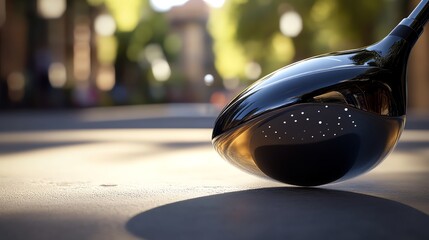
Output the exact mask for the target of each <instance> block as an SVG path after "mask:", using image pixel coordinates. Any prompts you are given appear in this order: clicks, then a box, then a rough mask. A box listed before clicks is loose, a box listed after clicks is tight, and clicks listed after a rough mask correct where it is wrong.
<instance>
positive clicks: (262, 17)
mask: <svg viewBox="0 0 429 240" xmlns="http://www.w3.org/2000/svg"><path fill="white" fill-rule="evenodd" d="M399 3H400V1H395V2H392V1H388V0H378V1H375V0H361V1H356V0H288V1H287V0H228V1H226V3H225V5H224V7H223V8H221V9H219V10H215V11H214V12H213V13H212V14H211V17H210V19H209V24H208V29H209V32H210V33H211V36H212V37H213V40H214V45H213V51H214V53H215V58H216V59H215V65H216V68H217V70H218V72H219V73H220V74H221V76H222V77H224V78H236V77H239V78H241V79H246V75H245V68H246V65H247V64H248V63H249V62H257V63H259V64H260V65H261V66H262V73H263V74H267V73H269V72H271V71H273V70H275V69H277V68H279V67H281V66H284V65H287V64H289V63H291V62H292V61H296V60H300V59H303V58H306V57H309V56H312V55H315V54H321V53H324V52H331V51H338V50H344V49H349V48H356V47H361V46H364V45H368V44H371V43H372V42H374V41H377V40H379V39H380V37H381V36H383V35H385V34H387V31H389V30H390V28H391V27H393V26H394V24H396V22H397V21H398V19H399V17H394V18H392V11H395V10H396V11H398V9H397V8H394V7H391V6H395V5H399ZM389 6H390V7H389ZM385 8H387V9H388V10H389V11H385V10H384V9H385ZM291 10H293V11H296V12H298V13H299V14H300V15H301V17H302V20H303V30H302V32H301V33H300V34H299V35H298V36H297V37H295V38H290V37H287V36H284V35H282V34H281V32H280V27H279V19H280V17H281V16H282V14H283V13H285V12H287V11H291ZM387 16H388V17H389V18H387ZM393 16H398V12H395V13H394V14H393ZM380 29H382V30H381V31H380Z"/></svg>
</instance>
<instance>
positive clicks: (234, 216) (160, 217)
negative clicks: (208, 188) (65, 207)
mask: <svg viewBox="0 0 429 240" xmlns="http://www.w3.org/2000/svg"><path fill="white" fill-rule="evenodd" d="M428 226H429V216H428V215H426V214H424V213H422V212H420V211H418V210H416V209H414V208H412V207H409V206H406V205H404V204H401V203H398V202H395V201H391V200H387V199H382V198H378V197H372V196H368V195H363V194H357V193H351V192H344V191H336V190H323V189H305V188H286V187H285V188H265V189H255V190H247V191H239V192H231V193H224V194H217V195H212V196H206V197H199V198H195V199H189V200H185V201H180V202H175V203H171V204H167V205H164V206H160V207H157V208H154V209H151V210H148V211H145V212H142V213H140V214H138V215H136V216H134V217H132V218H131V219H130V220H129V221H128V222H127V223H126V229H127V230H128V231H129V232H130V233H132V234H134V235H135V236H137V237H140V238H144V239H280V238H281V239H429V228H428Z"/></svg>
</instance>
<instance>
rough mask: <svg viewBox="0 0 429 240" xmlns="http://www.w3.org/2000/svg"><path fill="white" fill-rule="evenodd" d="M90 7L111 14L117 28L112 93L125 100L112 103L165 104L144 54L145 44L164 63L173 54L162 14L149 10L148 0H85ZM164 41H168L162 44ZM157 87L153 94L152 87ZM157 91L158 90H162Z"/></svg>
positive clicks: (116, 100)
mask: <svg viewBox="0 0 429 240" xmlns="http://www.w3.org/2000/svg"><path fill="white" fill-rule="evenodd" d="M87 1H88V3H89V4H90V5H92V6H102V5H103V4H104V5H105V7H106V8H107V10H108V11H109V12H110V13H111V14H112V16H113V18H114V19H115V22H116V25H117V31H116V34H115V37H116V39H117V42H118V45H117V56H116V61H115V69H116V79H117V82H118V83H117V85H116V87H115V88H116V89H113V91H112V94H115V92H121V94H118V95H119V96H124V92H125V95H126V96H128V97H126V98H127V99H125V100H124V99H114V101H115V103H116V104H118V103H119V104H121V103H123V104H129V103H131V104H136V103H151V102H159V101H165V100H166V99H165V94H163V93H162V92H161V93H159V91H158V90H159V87H158V85H159V83H158V82H157V81H156V79H155V78H154V75H153V73H152V68H151V65H150V59H148V58H147V55H145V54H144V52H145V49H146V47H147V46H149V45H156V46H159V47H160V49H161V52H162V54H163V56H164V57H165V58H166V60H167V61H169V60H173V59H174V58H175V56H176V54H177V51H175V49H174V46H173V47H172V45H174V44H173V43H171V42H172V41H173V40H174V39H173V40H171V39H172V38H171V37H170V38H169V34H168V33H169V25H168V22H167V20H166V18H165V15H164V14H162V13H158V12H155V11H153V9H152V8H151V7H150V6H149V2H148V0H128V1H127V2H126V3H124V1H121V0H87ZM166 39H170V40H169V42H166V41H165V40H166ZM154 86H155V88H157V92H156V93H155V94H154V91H153V88H154ZM164 90H165V89H164V88H161V91H164Z"/></svg>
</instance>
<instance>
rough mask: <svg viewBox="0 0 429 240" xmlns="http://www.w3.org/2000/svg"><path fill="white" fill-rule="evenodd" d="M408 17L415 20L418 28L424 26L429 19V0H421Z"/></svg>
mask: <svg viewBox="0 0 429 240" xmlns="http://www.w3.org/2000/svg"><path fill="white" fill-rule="evenodd" d="M408 18H411V19H414V20H415V27H416V28H417V29H420V28H422V27H423V26H424V25H425V24H426V23H427V21H428V19H429V0H422V1H420V3H419V4H418V5H417V6H416V7H415V8H414V10H413V11H412V12H411V14H410V15H409V16H408Z"/></svg>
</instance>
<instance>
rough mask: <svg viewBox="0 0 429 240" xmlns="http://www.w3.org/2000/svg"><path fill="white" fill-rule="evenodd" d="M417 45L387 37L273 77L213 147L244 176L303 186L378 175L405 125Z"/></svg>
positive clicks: (250, 95) (227, 118) (248, 92)
mask: <svg viewBox="0 0 429 240" xmlns="http://www.w3.org/2000/svg"><path fill="white" fill-rule="evenodd" d="M411 47H412V45H410V44H409V42H407V41H406V40H404V39H403V38H400V37H397V36H394V35H389V36H387V37H386V38H385V39H383V40H382V41H380V42H379V43H377V44H374V45H372V46H369V47H366V48H362V49H357V50H350V51H344V52H336V53H331V54H326V55H322V56H318V57H314V58H310V59H306V60H303V61H300V62H297V63H295V64H292V65H289V66H286V67H284V68H282V69H280V70H278V71H276V72H274V73H272V74H269V75H268V76H266V77H264V78H262V79H261V80H259V81H257V82H255V83H254V84H252V85H251V86H249V87H248V88H247V89H245V90H244V91H243V92H242V93H241V94H239V95H238V96H237V97H236V98H235V99H233V100H232V101H231V102H230V103H229V104H228V105H227V106H226V107H225V108H224V110H223V111H222V112H221V113H220V115H219V117H218V119H217V121H216V123H215V126H214V130H213V145H214V147H215V149H216V150H217V152H218V153H219V154H220V155H221V156H223V158H225V159H227V160H228V161H230V162H231V163H233V164H234V165H236V166H237V167H239V168H241V169H244V170H245V171H248V172H251V173H253V174H257V175H260V176H265V177H270V178H273V179H275V180H278V181H281V182H285V183H289V184H294V185H301V186H315V185H321V184H326V183H330V182H334V181H341V180H345V179H348V178H351V177H354V176H356V175H359V174H362V173H364V172H366V171H368V170H370V169H372V168H373V167H375V166H376V165H377V164H378V163H380V162H381V160H382V159H383V158H385V157H386V156H387V155H388V153H389V152H390V151H392V149H393V148H394V146H395V144H396V143H397V141H398V139H399V137H400V135H401V132H402V130H403V127H404V123H405V114H406V65H407V59H408V55H409V52H410V49H411Z"/></svg>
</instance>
